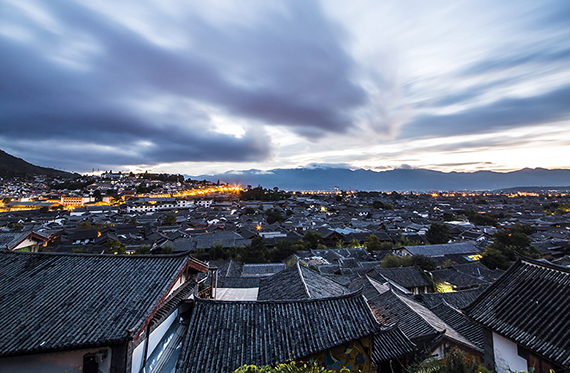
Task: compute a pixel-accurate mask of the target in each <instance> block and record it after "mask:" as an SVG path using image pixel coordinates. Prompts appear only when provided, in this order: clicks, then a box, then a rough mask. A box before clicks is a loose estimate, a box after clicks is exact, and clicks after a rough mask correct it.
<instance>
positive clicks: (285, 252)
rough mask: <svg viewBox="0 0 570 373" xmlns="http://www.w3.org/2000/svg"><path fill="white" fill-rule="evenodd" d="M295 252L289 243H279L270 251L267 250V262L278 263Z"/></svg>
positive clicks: (291, 243) (293, 245) (293, 246)
mask: <svg viewBox="0 0 570 373" xmlns="http://www.w3.org/2000/svg"><path fill="white" fill-rule="evenodd" d="M296 252H297V250H296V249H295V244H294V243H293V242H291V241H279V242H277V245H275V246H274V247H273V248H271V250H269V257H268V260H269V262H271V263H276V262H280V261H282V260H283V259H286V258H288V257H289V256H291V255H292V254H295V253H296Z"/></svg>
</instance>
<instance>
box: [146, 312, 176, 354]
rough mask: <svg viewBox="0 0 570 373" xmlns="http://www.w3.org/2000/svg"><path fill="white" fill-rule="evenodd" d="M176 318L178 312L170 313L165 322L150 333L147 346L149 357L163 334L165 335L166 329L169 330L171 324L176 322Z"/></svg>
mask: <svg viewBox="0 0 570 373" xmlns="http://www.w3.org/2000/svg"><path fill="white" fill-rule="evenodd" d="M177 317H178V310H175V311H174V312H172V314H171V315H170V316H168V318H167V319H166V320H164V321H163V322H162V324H160V325H159V326H158V327H157V328H156V329H154V330H153V332H152V333H150V338H149V340H150V343H149V345H148V355H149V356H150V354H151V353H152V352H153V351H154V349H155V348H156V346H157V345H158V342H160V340H161V339H162V337H164V334H166V332H167V331H168V328H170V326H171V325H172V323H173V322H174V321H176V318H177Z"/></svg>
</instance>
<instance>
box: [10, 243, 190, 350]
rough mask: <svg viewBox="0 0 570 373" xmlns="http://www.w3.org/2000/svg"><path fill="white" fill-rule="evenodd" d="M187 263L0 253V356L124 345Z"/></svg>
mask: <svg viewBox="0 0 570 373" xmlns="http://www.w3.org/2000/svg"><path fill="white" fill-rule="evenodd" d="M187 262H188V258H187V257H185V256H152V257H151V256H120V255H89V254H53V253H16V252H3V253H0V268H2V271H0V303H1V304H2V307H1V308H0V356H10V355H21V354H31V353H40V352H47V351H59V350H65V349H72V348H73V349H74V348H82V347H87V346H101V345H104V344H112V343H119V342H121V341H124V340H126V338H128V337H129V336H130V335H131V333H132V332H137V331H138V330H139V329H140V328H141V326H142V324H143V323H144V321H145V320H146V319H148V317H149V316H150V315H151V314H152V311H153V309H154V308H155V307H156V306H157V305H158V304H159V302H160V300H161V299H162V298H163V297H164V296H165V295H166V294H167V292H168V290H169V287H170V286H171V285H172V284H173V282H174V280H175V279H176V276H177V275H178V274H179V273H180V271H182V270H183V269H184V268H185V266H186V264H187Z"/></svg>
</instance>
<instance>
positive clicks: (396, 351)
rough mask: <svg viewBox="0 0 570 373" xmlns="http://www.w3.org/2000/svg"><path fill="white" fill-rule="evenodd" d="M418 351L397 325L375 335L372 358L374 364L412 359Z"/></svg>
mask: <svg viewBox="0 0 570 373" xmlns="http://www.w3.org/2000/svg"><path fill="white" fill-rule="evenodd" d="M415 351H416V345H415V344H414V343H413V342H412V341H410V340H409V339H408V337H406V335H405V334H404V333H403V332H402V330H400V328H399V327H398V326H397V324H394V325H392V326H389V327H386V328H383V329H382V330H381V331H380V332H378V333H376V334H375V335H374V348H373V349H372V358H373V360H374V363H376V364H380V363H382V362H385V361H390V360H394V359H399V358H402V357H404V356H407V357H410V356H411V355H413V354H414V352H415Z"/></svg>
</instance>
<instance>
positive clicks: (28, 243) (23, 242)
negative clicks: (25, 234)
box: [12, 238, 37, 250]
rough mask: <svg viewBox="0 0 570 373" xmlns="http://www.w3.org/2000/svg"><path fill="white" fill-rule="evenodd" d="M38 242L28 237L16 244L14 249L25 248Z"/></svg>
mask: <svg viewBox="0 0 570 373" xmlns="http://www.w3.org/2000/svg"><path fill="white" fill-rule="evenodd" d="M35 244H37V242H36V241H34V240H32V239H30V238H26V239H25V240H24V241H22V242H21V243H20V244H19V245H16V247H14V248H13V249H12V250H19V249H23V248H24V247H28V246H32V245H35Z"/></svg>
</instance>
